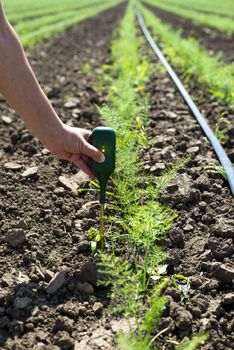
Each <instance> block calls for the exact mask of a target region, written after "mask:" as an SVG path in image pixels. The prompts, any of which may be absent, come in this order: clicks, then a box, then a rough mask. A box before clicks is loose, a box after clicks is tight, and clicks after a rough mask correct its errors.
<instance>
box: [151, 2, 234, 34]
mask: <svg viewBox="0 0 234 350" xmlns="http://www.w3.org/2000/svg"><path fill="white" fill-rule="evenodd" d="M145 2H146V3H148V4H151V5H153V6H156V7H158V8H160V9H162V10H166V11H168V12H172V13H175V14H177V15H179V16H182V17H185V18H189V19H191V20H192V21H193V22H194V23H198V24H202V25H205V26H208V27H212V28H215V29H217V30H220V31H222V32H225V33H226V34H228V35H231V34H233V33H234V21H233V19H231V18H227V17H226V18H224V17H220V16H216V15H210V14H202V13H201V12H198V11H194V10H192V9H191V10H188V9H185V8H182V7H179V5H178V4H175V5H174V4H173V2H171V3H169V2H168V3H167V2H164V0H163V1H161V0H145Z"/></svg>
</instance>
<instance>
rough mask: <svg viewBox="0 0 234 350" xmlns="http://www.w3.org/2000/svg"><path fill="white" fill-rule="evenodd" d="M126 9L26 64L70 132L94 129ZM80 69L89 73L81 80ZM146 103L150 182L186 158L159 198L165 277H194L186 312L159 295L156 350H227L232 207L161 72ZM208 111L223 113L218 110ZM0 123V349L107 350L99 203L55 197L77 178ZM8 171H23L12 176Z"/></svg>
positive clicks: (172, 296) (4, 111)
mask: <svg viewBox="0 0 234 350" xmlns="http://www.w3.org/2000/svg"><path fill="white" fill-rule="evenodd" d="M123 10H124V5H122V6H119V7H118V8H116V9H113V10H109V11H106V12H105V13H104V14H101V15H99V16H97V17H95V18H93V19H90V20H87V21H85V22H83V23H81V24H79V25H78V26H76V27H74V28H73V29H70V30H68V31H66V32H65V33H64V34H62V35H61V36H60V37H59V38H57V39H55V40H53V41H51V42H48V43H45V44H43V45H41V46H40V47H38V48H37V49H36V50H35V51H34V52H32V53H30V54H29V57H30V61H31V63H32V65H33V68H34V69H35V70H36V72H37V76H38V77H40V82H41V83H42V85H43V87H44V89H45V90H46V91H47V93H48V96H49V97H50V99H51V100H52V102H53V105H54V106H55V108H56V110H57V111H58V113H59V115H60V116H61V118H62V119H63V120H64V121H65V122H67V123H69V124H70V125H74V126H79V127H84V128H89V129H92V128H93V127H94V126H97V125H100V123H101V121H100V120H99V115H98V113H97V110H96V108H95V107H94V106H93V105H92V104H93V103H97V104H98V103H102V102H104V101H105V97H104V96H103V93H99V92H95V91H94V88H93V87H94V84H95V82H96V83H97V77H96V69H97V68H98V67H100V66H101V65H103V64H106V63H111V62H110V40H111V38H112V31H113V30H114V29H115V28H116V26H117V23H118V20H119V19H120V17H121V15H122V14H123ZM94 33H95V35H94ZM147 50H148V49H147ZM149 52H150V51H149V50H148V53H149ZM151 57H152V56H151ZM152 61H153V62H154V64H155V58H152ZM84 63H89V64H90V66H91V67H92V71H91V74H89V75H86V74H84V73H82V69H81V68H82V65H83V64H84ZM197 88H198V85H196V86H195V85H194V89H195V90H196V89H197ZM148 92H149V94H150V102H151V112H150V116H151V121H150V129H149V137H150V138H153V137H154V136H157V139H156V140H154V143H153V145H152V147H151V148H150V149H149V150H147V151H146V152H144V153H143V154H142V160H144V162H145V169H146V171H149V172H151V173H153V174H155V176H158V175H159V174H160V173H161V172H162V169H163V168H165V169H167V168H168V167H170V166H171V165H173V164H175V163H176V162H177V161H178V160H180V159H182V158H183V157H184V156H185V155H186V154H189V155H190V156H191V160H190V161H189V163H188V164H187V166H186V167H185V168H184V169H182V170H180V171H179V173H178V174H177V175H176V177H175V178H174V179H173V181H172V182H171V183H170V184H169V185H167V187H166V188H165V189H164V190H163V191H162V193H161V196H160V201H161V202H162V203H165V204H167V205H169V206H171V207H172V209H173V210H174V211H175V212H176V213H177V214H178V217H177V219H176V221H175V223H174V225H173V228H172V230H171V232H170V235H169V236H168V238H167V239H165V240H163V241H162V242H161V244H162V245H163V246H164V247H165V250H166V251H167V252H168V261H167V264H168V267H167V270H168V274H169V275H172V274H174V273H180V274H183V275H185V276H187V277H191V281H190V288H188V295H187V296H186V298H185V300H183V301H181V297H182V293H181V292H180V291H179V290H178V289H177V288H175V287H173V286H170V287H168V288H167V289H166V294H167V295H168V307H167V309H166V311H165V314H164V317H163V319H162V321H161V323H160V325H159V327H158V328H157V329H156V331H158V330H159V329H160V330H161V329H165V328H167V327H169V330H168V332H167V333H164V335H163V336H161V337H160V338H159V339H160V341H161V342H162V346H161V348H160V349H164V348H166V349H168V350H171V349H174V348H175V347H174V346H173V345H172V343H170V342H171V341H172V340H173V341H174V342H179V341H180V340H181V339H182V338H183V337H184V336H190V335H191V334H192V333H198V332H203V331H205V330H208V331H209V333H210V337H209V340H208V341H207V343H206V345H203V346H202V350H224V349H225V350H226V349H231V346H232V345H231V344H232V343H233V340H234V339H233V333H234V323H233V319H234V317H233V316H234V314H233V303H234V296H233V292H232V288H233V280H234V266H233V265H234V264H233V258H232V256H233V252H234V245H233V238H234V237H233V233H234V220H233V212H234V200H233V198H232V197H231V195H230V191H229V189H228V186H227V183H226V182H225V181H224V180H223V178H222V177H221V176H220V175H219V174H217V173H215V172H212V171H208V170H206V169H205V166H206V165H207V163H209V162H212V163H216V164H217V163H218V162H217V160H216V157H215V155H214V152H213V151H212V149H211V147H210V145H209V144H208V143H207V142H205V140H204V137H203V135H202V133H201V130H200V128H199V126H197V124H196V122H195V121H194V119H193V117H192V116H191V114H190V112H189V110H188V108H187V106H185V104H184V102H183V100H182V98H181V97H180V95H179V94H178V92H177V91H176V90H175V87H174V85H173V84H172V83H171V82H170V80H169V78H168V77H167V75H166V74H165V72H160V71H158V70H156V71H155V73H154V74H153V76H152V79H151V82H150V84H149V87H148ZM195 92H196V91H195ZM65 97H66V99H65ZM67 100H68V101H70V102H71V101H72V104H70V105H69V104H67ZM213 103H214V102H213ZM214 108H216V109H220V108H224V107H223V106H220V105H219V104H218V105H217V103H216V107H215V106H213V109H214ZM203 109H204V111H207V114H209V113H208V111H209V110H210V109H211V105H210V104H209V103H205V101H204V104H203ZM0 115H1V117H2V116H7V117H10V118H11V122H10V121H9V119H8V120H7V119H5V118H4V119H2V118H1V117H0V140H1V141H0V142H1V143H0V154H1V160H0V162H1V167H0V174H1V185H0V193H1V198H0V220H1V233H2V235H1V238H0V288H1V289H0V348H1V349H3V350H12V349H14V350H24V349H25V350H27V349H30V350H31V349H34V350H59V349H62V350H63V349H64V350H66V349H68V350H69V349H74V344H75V343H76V345H77V347H76V349H80V350H84V349H85V350H111V349H114V344H113V336H114V334H116V332H118V331H119V330H120V329H126V328H127V327H126V325H125V323H124V322H123V321H120V320H118V321H117V320H115V319H113V318H112V317H110V316H108V313H107V306H108V304H109V299H108V297H107V290H106V289H100V288H98V287H97V286H96V279H97V271H96V267H95V264H93V263H92V258H91V253H90V245H89V242H88V241H87V238H88V237H87V232H88V229H89V228H90V227H93V226H97V225H98V220H97V218H98V217H99V207H98V205H97V202H94V203H93V201H96V200H97V193H93V192H89V191H86V192H84V193H76V192H75V193H74V192H71V191H69V190H68V189H67V188H66V187H64V185H62V184H61V182H60V181H61V179H60V180H59V177H60V176H61V175H65V176H67V177H71V174H75V173H76V171H77V169H75V167H73V166H72V165H70V164H67V163H66V162H61V161H58V160H56V159H55V158H54V157H53V156H52V155H50V154H48V153H47V152H46V150H43V147H41V145H40V144H39V142H38V141H37V140H36V139H35V138H34V137H33V136H32V135H31V134H30V132H29V131H27V130H26V128H25V126H24V124H23V123H22V122H21V121H20V120H19V119H18V118H17V117H16V115H15V114H14V112H13V111H12V110H11V109H10V108H9V107H7V105H6V104H5V103H4V101H3V100H0ZM6 123H9V124H7V125H6ZM231 132H233V131H232V130H230V133H231ZM9 162H14V163H17V164H18V165H19V166H20V167H19V168H18V169H15V170H13V169H12V166H10V168H11V169H9V164H8V163H9ZM32 166H37V167H38V168H37V169H36V171H35V173H34V174H31V175H30V176H22V174H23V172H24V171H25V170H26V169H28V168H30V167H32ZM80 186H81V187H82V188H87V187H89V184H88V182H87V181H83V182H82V183H81V184H80ZM87 204H89V205H87ZM16 238H17V239H16ZM6 240H7V241H8V244H7V243H6ZM12 243H14V244H16V243H19V246H18V247H17V248H13V247H12V246H11V245H12ZM57 273H59V275H56V274H57ZM52 277H55V281H54V282H53V283H51V278H52Z"/></svg>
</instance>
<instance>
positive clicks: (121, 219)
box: [98, 0, 204, 350]
mask: <svg viewBox="0 0 234 350" xmlns="http://www.w3.org/2000/svg"><path fill="white" fill-rule="evenodd" d="M133 3H134V1H132V0H131V1H130V3H129V5H128V8H127V11H126V14H125V16H124V18H123V20H122V22H121V25H120V27H119V30H118V39H116V40H114V41H113V44H112V60H113V64H112V65H111V66H107V65H105V66H103V67H102V69H101V71H100V75H101V79H102V84H103V85H104V87H105V89H106V90H108V91H109V94H108V97H109V104H108V105H104V106H102V107H99V111H100V113H101V116H102V118H103V120H104V121H105V122H106V124H107V125H108V126H110V127H112V128H114V129H115V130H116V132H117V145H118V149H117V167H116V172H115V175H114V177H113V182H114V185H115V188H116V194H115V198H116V201H115V202H114V203H113V210H115V216H114V217H112V218H109V220H111V222H113V223H115V230H114V231H113V230H112V229H110V230H109V231H108V243H109V247H110V249H109V252H98V254H99V258H100V263H99V269H100V271H102V272H104V274H105V276H106V277H105V280H104V281H102V282H100V283H101V284H102V285H111V287H112V288H111V293H112V295H111V296H112V299H114V300H115V303H114V304H115V307H112V308H111V312H112V313H117V314H119V313H121V314H122V315H124V316H125V317H126V318H127V319H131V318H134V320H135V326H134V327H133V328H132V329H131V327H130V331H129V334H125V335H119V336H118V338H117V342H118V344H119V347H120V349H122V350H125V349H126V350H130V349H131V350H153V349H156V348H157V336H153V333H154V332H155V328H156V325H157V323H158V321H159V320H160V318H161V315H162V313H163V311H164V309H165V303H166V298H165V297H164V296H162V293H163V290H164V289H165V287H166V286H167V285H168V284H169V283H170V279H169V278H160V277H159V282H158V283H155V284H152V283H151V277H152V276H155V275H158V276H159V274H158V269H159V266H160V265H161V264H162V263H163V262H164V259H165V253H164V252H163V251H162V250H161V248H160V247H159V246H158V245H157V241H158V239H160V238H162V237H164V236H165V235H166V234H167V232H168V231H169V230H170V228H171V224H172V222H173V220H174V217H175V216H174V214H173V213H172V212H171V210H170V209H169V208H167V207H165V206H163V205H161V204H160V203H159V202H158V196H159V188H161V186H162V184H165V183H167V182H168V181H170V180H171V178H172V177H173V176H174V174H175V172H176V171H177V170H178V169H179V168H181V167H183V166H184V165H185V161H182V162H181V163H180V164H177V165H176V166H175V167H174V168H173V169H171V170H170V171H169V172H168V173H165V174H164V175H162V176H161V177H160V178H158V179H156V180H155V178H154V177H153V176H151V175H148V174H146V173H145V172H144V170H143V164H142V163H141V161H140V158H139V155H140V151H141V150H142V149H143V148H148V147H149V146H150V143H149V141H148V139H147V135H146V132H147V125H148V106H149V97H148V96H147V95H146V93H145V86H146V84H147V83H148V82H149V79H150V75H151V66H150V64H149V63H148V61H147V60H146V58H145V57H144V56H142V54H141V53H140V52H139V47H140V44H141V39H140V38H139V37H138V36H137V29H136V23H135V14H134V11H133V7H132V5H133ZM141 199H144V200H143V202H142V201H141ZM116 226H117V227H119V232H116V230H118V229H116ZM118 244H120V246H121V247H122V249H123V251H126V252H127V253H128V254H130V255H131V256H132V257H133V259H134V262H129V261H128V260H127V257H124V256H121V257H119V256H116V255H115V246H116V245H118ZM123 244H124V248H123ZM123 255H125V254H123ZM140 320H141V321H140ZM199 339H200V343H201V342H202V341H203V340H204V338H199ZM200 343H199V344H200ZM197 345H198V343H197ZM181 349H182V348H181ZM191 349H195V347H194V348H192V347H191Z"/></svg>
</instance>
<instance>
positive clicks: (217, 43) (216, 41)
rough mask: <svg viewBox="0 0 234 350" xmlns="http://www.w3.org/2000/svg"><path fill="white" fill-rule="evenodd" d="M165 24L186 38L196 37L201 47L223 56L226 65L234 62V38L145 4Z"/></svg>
mask: <svg viewBox="0 0 234 350" xmlns="http://www.w3.org/2000/svg"><path fill="white" fill-rule="evenodd" d="M144 5H145V6H146V7H147V8H148V9H149V10H151V11H152V12H153V13H154V14H155V15H156V16H157V17H159V18H160V19H161V20H162V21H163V22H165V23H168V24H170V25H171V26H172V28H174V29H176V30H181V33H182V36H183V37H184V38H189V37H194V38H196V39H198V41H199V42H200V44H201V46H203V47H204V48H205V49H206V50H208V51H210V53H211V54H213V55H218V54H221V60H222V61H223V62H225V63H232V62H233V61H234V38H233V36H232V37H228V36H227V35H226V34H225V33H222V32H219V31H216V30H214V29H213V28H210V27H206V26H202V25H198V24H195V23H193V22H192V21H191V20H189V19H186V18H185V17H181V16H178V15H176V14H174V13H172V12H169V11H166V10H162V9H160V8H157V7H155V6H152V5H149V4H146V3H144Z"/></svg>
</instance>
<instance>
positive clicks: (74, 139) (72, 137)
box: [47, 124, 105, 178]
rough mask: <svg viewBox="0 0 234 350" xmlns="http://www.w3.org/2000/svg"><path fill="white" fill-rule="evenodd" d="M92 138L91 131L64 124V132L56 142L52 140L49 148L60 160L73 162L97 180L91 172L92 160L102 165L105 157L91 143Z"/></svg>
mask: <svg viewBox="0 0 234 350" xmlns="http://www.w3.org/2000/svg"><path fill="white" fill-rule="evenodd" d="M90 136H91V131H89V130H86V129H80V128H73V127H71V126H68V125H65V124H63V127H62V132H61V133H60V135H58V137H56V139H55V140H50V143H49V145H48V146H47V148H48V149H49V150H50V151H51V152H52V153H53V154H54V155H55V156H57V157H58V158H60V159H64V160H68V161H70V162H72V163H73V164H75V165H76V166H78V167H79V168H80V169H81V170H83V171H84V172H85V173H86V174H87V175H89V176H90V177H91V178H95V175H94V174H93V172H92V170H91V159H93V160H95V161H96V162H99V163H102V162H104V161H105V156H104V155H103V153H102V152H100V151H99V150H98V149H96V148H95V147H94V146H92V145H91V144H90V143H89V141H90ZM51 141H52V142H51Z"/></svg>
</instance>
